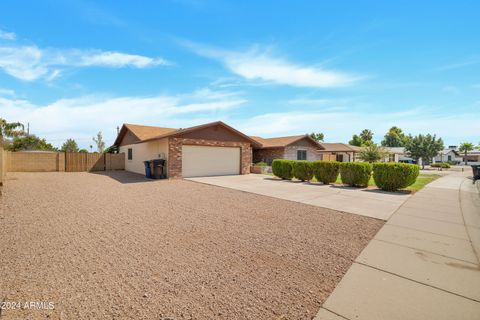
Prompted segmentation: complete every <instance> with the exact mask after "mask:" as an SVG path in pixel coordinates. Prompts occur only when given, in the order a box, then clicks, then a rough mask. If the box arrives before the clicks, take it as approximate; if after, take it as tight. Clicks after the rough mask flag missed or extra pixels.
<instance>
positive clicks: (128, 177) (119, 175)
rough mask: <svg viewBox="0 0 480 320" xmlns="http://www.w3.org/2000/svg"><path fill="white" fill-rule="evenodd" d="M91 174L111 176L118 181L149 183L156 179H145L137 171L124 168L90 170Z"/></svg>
mask: <svg viewBox="0 0 480 320" xmlns="http://www.w3.org/2000/svg"><path fill="white" fill-rule="evenodd" d="M89 173H91V174H96V175H100V176H106V177H109V178H112V179H113V180H116V181H118V182H120V183H124V184H126V183H150V182H155V181H158V180H152V179H147V178H145V176H144V175H141V174H138V173H133V172H129V171H124V170H116V171H92V172H89Z"/></svg>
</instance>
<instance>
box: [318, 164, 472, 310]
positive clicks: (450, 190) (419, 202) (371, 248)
mask: <svg viewBox="0 0 480 320" xmlns="http://www.w3.org/2000/svg"><path fill="white" fill-rule="evenodd" d="M479 244H480V196H479V193H478V190H477V188H476V187H475V186H474V185H473V184H472V181H471V180H469V179H467V178H466V175H465V174H462V173H452V174H449V175H447V176H445V177H442V178H440V179H438V180H436V181H434V182H432V183H431V184H429V185H427V186H426V187H425V188H424V189H423V190H422V191H420V192H418V193H416V194H415V195H414V196H412V197H411V198H409V199H408V200H407V201H406V202H405V203H404V204H403V205H402V206H401V207H400V208H399V209H398V210H397V211H396V212H395V213H394V214H393V215H392V217H391V218H390V219H389V220H388V222H387V223H386V224H385V226H384V227H383V228H382V229H381V230H380V231H379V232H378V234H377V235H376V236H375V238H374V239H373V240H372V241H371V242H370V243H369V244H368V246H367V247H366V248H365V249H364V250H363V252H362V253H361V254H360V256H359V257H358V258H357V259H356V260H355V262H354V263H353V265H352V267H351V268H350V269H349V270H348V272H347V273H346V274H345V276H344V277H343V279H342V280H341V282H340V283H339V284H338V286H337V287H336V288H335V290H334V292H333V293H332V294H331V295H330V297H329V298H328V299H327V301H326V302H325V303H324V304H323V307H322V308H321V309H320V311H319V312H318V314H317V316H316V318H315V319H316V320H327V319H329V320H334V319H350V320H353V319H355V320H361V319H365V320H376V319H378V320H389V319H392V320H393V319H398V320H409V319H411V320H420V319H436V320H440V319H446V320H447V319H448V320H451V319H462V320H465V319H472V320H473V319H476V320H478V319H480V263H479V255H478V254H479V252H480V251H478V250H479V249H480V246H479Z"/></svg>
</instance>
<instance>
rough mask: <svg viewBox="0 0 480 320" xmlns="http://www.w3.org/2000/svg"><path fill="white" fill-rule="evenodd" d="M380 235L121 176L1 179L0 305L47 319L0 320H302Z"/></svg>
mask: <svg viewBox="0 0 480 320" xmlns="http://www.w3.org/2000/svg"><path fill="white" fill-rule="evenodd" d="M382 225H383V222H382V221H379V220H375V219H371V218H367V217H361V216H357V215H352V214H347V213H342V212H338V211H334V210H329V209H323V208H318V207H313V206H309V205H304V204H300V203H295V202H290V201H285V200H279V199H273V198H269V197H264V196H260V195H254V194H249V193H244V192H240V191H235V190H230V189H223V188H219V187H214V186H208V185H203V184H198V183H194V182H189V181H183V180H173V181H146V180H144V179H143V178H141V177H140V176H138V175H135V174H129V173H127V172H111V173H108V174H106V173H99V174H96V173H85V172H82V173H9V177H8V180H7V181H6V183H5V186H4V188H3V195H2V196H1V197H0V239H1V241H0V275H1V276H0V301H2V300H3V301H5V302H21V303H22V304H23V303H24V302H30V301H34V302H35V301H37V302H40V301H43V302H53V303H54V309H53V310H48V308H45V306H44V307H43V309H42V307H38V306H37V307H32V308H30V307H28V308H25V309H22V310H18V309H17V310H12V309H11V308H9V309H7V310H5V309H4V310H2V314H1V316H0V318H1V319H25V318H32V319H40V318H42V319H43V318H45V317H50V318H52V319H56V318H60V319H311V318H313V317H314V316H315V314H316V312H317V311H318V309H319V307H320V305H321V304H322V303H323V302H324V301H325V299H326V298H327V297H328V295H329V294H330V292H332V290H333V289H334V287H335V285H336V284H337V283H338V282H339V281H340V279H341V278H342V276H343V275H344V273H345V272H346V271H347V269H348V268H349V266H350V265H351V263H352V260H353V259H354V258H355V257H356V256H357V255H358V254H359V253H360V251H361V250H362V249H363V248H364V247H365V246H366V244H367V243H368V242H369V240H370V239H371V238H372V237H373V236H374V235H375V233H376V232H377V231H378V230H379V228H380V227H381V226H382ZM4 306H5V304H4ZM39 309H40V310H39ZM45 309H47V310H45Z"/></svg>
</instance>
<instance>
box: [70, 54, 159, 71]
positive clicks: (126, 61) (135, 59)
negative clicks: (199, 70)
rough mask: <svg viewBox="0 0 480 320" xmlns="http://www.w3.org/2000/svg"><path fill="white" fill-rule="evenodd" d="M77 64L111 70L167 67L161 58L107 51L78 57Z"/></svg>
mask: <svg viewBox="0 0 480 320" xmlns="http://www.w3.org/2000/svg"><path fill="white" fill-rule="evenodd" d="M79 64H80V65H82V66H105V67H113V68H122V67H126V66H131V67H135V68H146V67H152V66H158V65H167V64H168V62H167V61H166V60H164V59H162V58H150V57H145V56H140V55H135V54H125V53H120V52H110V51H107V52H98V53H91V54H88V53H86V54H82V55H81V56H80V63H79Z"/></svg>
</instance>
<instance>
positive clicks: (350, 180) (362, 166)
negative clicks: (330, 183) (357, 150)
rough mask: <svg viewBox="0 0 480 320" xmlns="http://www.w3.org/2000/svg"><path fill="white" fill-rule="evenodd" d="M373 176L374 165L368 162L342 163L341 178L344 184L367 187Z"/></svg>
mask: <svg viewBox="0 0 480 320" xmlns="http://www.w3.org/2000/svg"><path fill="white" fill-rule="evenodd" d="M371 175H372V165H371V164H370V163H368V162H342V163H341V164H340V176H341V178H342V182H343V183H344V184H347V185H349V186H352V187H367V186H368V181H369V180H370V176H371Z"/></svg>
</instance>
